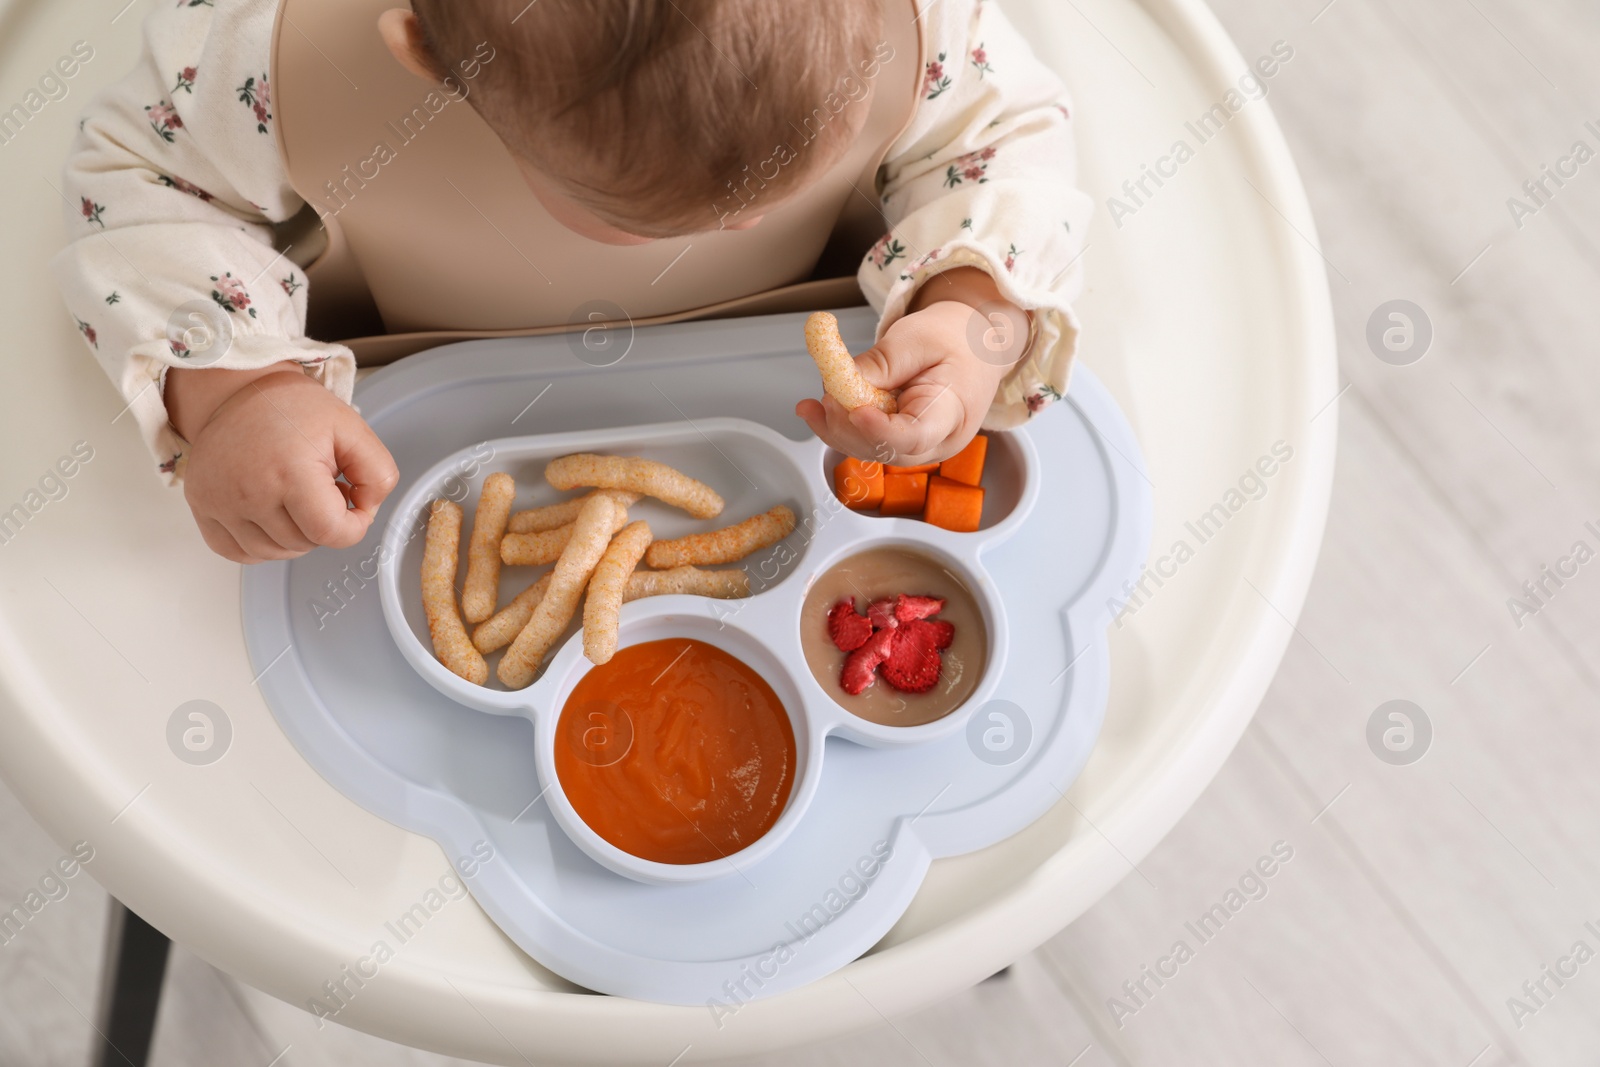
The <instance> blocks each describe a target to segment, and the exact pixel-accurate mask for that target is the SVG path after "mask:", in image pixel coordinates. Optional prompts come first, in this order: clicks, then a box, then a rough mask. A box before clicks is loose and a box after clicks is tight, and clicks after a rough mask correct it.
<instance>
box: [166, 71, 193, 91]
mask: <svg viewBox="0 0 1600 1067" xmlns="http://www.w3.org/2000/svg"><path fill="white" fill-rule="evenodd" d="M194 76H195V68H193V67H184V68H183V69H182V70H180V71H178V80H177V82H175V83H174V84H173V86H172V89H171V92H174V93H176V92H177V91H178V90H179V89H182V90H183V91H184V92H186V93H188V94H190V95H191V96H192V95H194Z"/></svg>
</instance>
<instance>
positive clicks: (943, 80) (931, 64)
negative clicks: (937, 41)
mask: <svg viewBox="0 0 1600 1067" xmlns="http://www.w3.org/2000/svg"><path fill="white" fill-rule="evenodd" d="M944 57H945V53H943V52H940V53H939V58H938V59H930V60H929V61H928V67H927V69H926V70H925V71H924V72H923V74H922V94H923V96H922V98H923V99H924V100H932V99H933V98H934V97H936V96H938V95H939V94H941V93H943V92H944V91H945V90H946V89H948V88H950V77H949V75H947V74H945V72H944Z"/></svg>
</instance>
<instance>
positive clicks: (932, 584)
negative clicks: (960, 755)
mask: <svg viewBox="0 0 1600 1067" xmlns="http://www.w3.org/2000/svg"><path fill="white" fill-rule="evenodd" d="M897 593H908V594H912V595H918V596H941V597H944V598H945V605H944V610H943V611H941V612H940V613H939V614H938V615H937V616H935V617H936V618H938V619H943V620H944V621H946V622H949V623H951V624H953V625H954V626H955V640H954V641H953V642H952V643H951V645H950V647H949V648H947V649H945V650H944V654H943V664H942V666H941V667H940V670H939V681H938V682H937V683H936V684H935V685H934V687H933V688H932V689H930V690H928V691H927V692H926V693H902V692H900V691H899V690H898V689H896V688H894V687H893V686H891V685H890V684H889V683H888V682H886V681H885V680H884V679H883V676H882V674H881V672H880V674H879V675H878V677H877V679H876V680H875V681H874V682H873V683H872V684H871V685H869V686H868V687H867V688H866V689H865V690H864V691H863V692H861V693H860V694H858V695H856V696H851V695H850V694H849V693H846V692H845V691H844V688H843V687H842V686H841V685H840V684H839V672H840V671H841V670H842V669H843V667H844V661H845V657H846V656H848V655H849V653H848V652H841V651H840V650H839V648H838V646H836V645H835V644H834V643H833V640H832V639H831V638H830V637H829V636H828V610H829V609H830V608H832V607H833V605H834V604H836V603H838V602H839V600H840V599H842V598H844V597H854V598H855V604H856V610H857V611H861V612H865V611H866V610H867V604H868V603H870V602H871V601H873V600H877V599H879V598H880V597H892V596H894V595H895V594H897ZM800 643H801V646H802V647H803V648H804V650H805V656H806V663H807V664H809V665H810V667H811V673H812V674H813V675H815V676H816V679H817V682H818V684H820V685H821V686H822V688H823V689H824V690H826V691H827V693H828V695H829V696H831V697H833V699H834V700H836V701H838V702H839V704H840V705H841V706H842V707H844V708H845V710H847V711H849V712H851V713H852V714H855V715H858V716H860V717H861V718H863V719H866V720H867V721H868V722H876V723H882V724H883V725H885V726H921V725H922V724H923V723H928V722H933V721H934V720H935V719H942V718H944V717H945V716H946V715H948V714H950V713H951V712H952V711H955V710H956V709H957V708H959V707H960V706H961V704H962V703H963V702H964V701H965V700H966V699H967V697H969V696H971V695H972V691H973V690H974V689H976V688H977V686H978V681H979V679H980V678H981V676H982V675H983V665H984V662H985V657H986V655H987V653H988V634H987V630H986V629H985V627H984V624H983V612H982V611H980V610H979V608H978V602H977V601H976V600H974V599H973V597H972V594H971V593H970V592H969V591H968V590H967V587H966V585H965V584H963V583H962V581H961V579H959V578H957V577H956V576H955V574H954V573H952V572H951V571H950V570H949V568H947V567H945V566H944V564H942V563H939V562H938V561H936V560H934V559H932V558H931V557H929V556H925V555H923V554H922V553H920V552H916V551H913V550H910V549H904V548H873V549H868V550H867V551H865V552H860V553H857V554H856V555H854V556H850V557H847V558H846V559H843V560H840V561H839V562H838V563H835V564H834V565H833V566H832V567H830V568H828V570H826V571H825V572H823V574H822V576H821V577H819V578H818V579H817V580H816V581H815V582H814V583H813V584H812V586H811V588H810V589H809V590H808V591H807V592H806V600H805V604H804V606H803V607H801V609H800Z"/></svg>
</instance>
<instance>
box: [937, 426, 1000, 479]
mask: <svg viewBox="0 0 1600 1067" xmlns="http://www.w3.org/2000/svg"><path fill="white" fill-rule="evenodd" d="M988 454H989V438H988V436H987V435H985V434H981V433H980V434H979V435H978V436H976V437H974V438H973V439H972V440H971V441H970V442H968V444H967V447H966V448H963V449H962V450H961V451H960V452H957V453H956V454H955V455H953V456H951V457H950V458H949V459H947V460H945V461H944V462H943V463H941V464H939V474H940V476H942V477H945V478H949V479H951V480H953V481H957V482H961V483H963V484H965V485H977V484H979V483H980V482H982V481H983V461H984V459H985V457H987V456H988Z"/></svg>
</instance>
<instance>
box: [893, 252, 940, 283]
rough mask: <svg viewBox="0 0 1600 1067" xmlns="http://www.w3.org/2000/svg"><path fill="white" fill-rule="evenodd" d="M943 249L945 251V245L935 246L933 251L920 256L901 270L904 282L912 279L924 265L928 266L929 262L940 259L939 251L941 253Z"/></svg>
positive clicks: (901, 278)
mask: <svg viewBox="0 0 1600 1067" xmlns="http://www.w3.org/2000/svg"><path fill="white" fill-rule="evenodd" d="M943 251H944V246H943V245H940V246H939V247H938V248H935V249H934V250H933V251H932V252H929V253H928V254H927V255H924V256H918V257H917V260H916V262H915V263H912V264H911V265H910V266H909V267H907V268H906V269H905V270H903V271H901V272H900V280H901V281H903V282H904V281H910V280H911V278H912V277H913V276H915V274H916V273H917V271H919V270H921V269H922V268H923V267H926V266H927V265H928V264H929V263H932V262H933V261H934V260H936V259H938V258H939V253H941V252H943Z"/></svg>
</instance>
